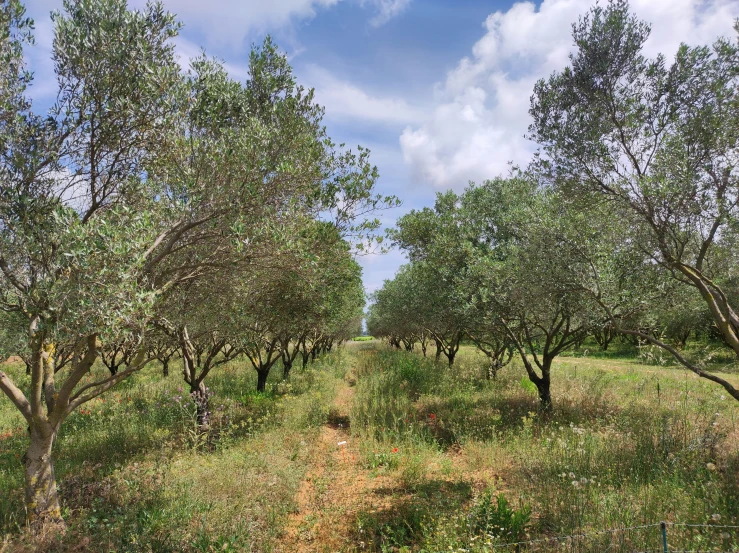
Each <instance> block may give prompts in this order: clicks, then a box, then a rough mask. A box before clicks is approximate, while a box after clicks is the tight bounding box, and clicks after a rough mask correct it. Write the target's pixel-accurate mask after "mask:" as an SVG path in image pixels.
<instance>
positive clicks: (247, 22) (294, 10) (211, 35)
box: [130, 0, 340, 47]
mask: <svg viewBox="0 0 739 553" xmlns="http://www.w3.org/2000/svg"><path fill="white" fill-rule="evenodd" d="M339 1H340V0H215V1H211V2H203V0H167V1H166V2H165V7H166V8H167V10H169V11H171V12H172V13H175V14H177V16H178V19H180V20H181V21H182V22H184V23H185V25H186V29H187V30H190V29H194V30H197V31H199V32H200V33H202V34H203V36H204V37H205V40H206V43H207V44H208V46H209V47H210V46H214V45H218V46H241V45H242V42H243V41H244V39H245V37H247V35H248V34H249V33H251V32H264V31H267V30H271V29H279V28H281V27H285V26H287V25H289V24H290V23H292V22H294V21H298V20H302V19H310V18H312V17H314V16H315V15H316V13H317V12H318V10H320V9H322V8H330V7H331V6H334V5H336V4H337V3H338V2H339ZM145 4H146V0H133V1H131V2H130V5H131V6H132V7H138V8H140V7H143V6H144V5H145Z"/></svg>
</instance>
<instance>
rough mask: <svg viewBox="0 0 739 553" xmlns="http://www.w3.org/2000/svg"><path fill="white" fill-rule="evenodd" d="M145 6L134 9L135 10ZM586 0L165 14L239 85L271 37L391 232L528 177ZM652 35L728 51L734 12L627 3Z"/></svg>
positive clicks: (458, 0)
mask: <svg viewBox="0 0 739 553" xmlns="http://www.w3.org/2000/svg"><path fill="white" fill-rule="evenodd" d="M144 2H145V0H129V4H130V6H132V7H140V6H142V5H143V4H144ZM592 3H593V1H592V0H544V1H542V2H515V3H514V2H511V1H510V0H508V1H503V0H492V1H483V0H207V1H206V0H165V1H164V5H165V7H166V8H167V9H169V10H170V11H172V12H174V13H176V14H178V16H179V18H180V20H181V21H182V22H183V23H184V25H185V26H184V28H183V30H182V32H181V36H180V38H179V39H178V41H177V48H178V52H179V54H180V56H181V59H182V63H183V64H186V60H187V59H188V58H189V57H192V56H195V55H197V54H198V52H199V50H200V48H204V49H205V50H206V52H207V53H208V54H209V55H213V56H217V57H219V58H221V59H223V60H224V61H225V62H226V64H227V67H228V69H229V71H230V72H231V74H232V76H233V77H235V78H240V79H244V78H245V77H246V65H247V63H248V55H249V50H250V45H251V44H253V43H260V42H261V41H262V39H263V37H264V36H265V34H271V35H272V36H273V38H274V40H275V41H276V42H277V44H278V45H279V46H280V47H281V48H282V49H283V50H284V51H285V52H286V53H287V54H288V56H289V59H290V61H291V63H292V65H293V68H294V71H295V74H296V76H297V78H298V81H299V82H300V83H301V84H304V85H306V86H311V87H315V89H316V97H317V99H318V101H319V102H320V103H322V104H323V105H324V106H325V107H326V118H325V123H326V125H327V127H328V130H329V133H330V135H331V136H332V138H333V139H334V141H335V142H344V143H346V144H347V146H349V147H355V146H356V145H358V144H361V145H363V146H366V147H369V148H370V149H371V150H372V159H373V162H374V163H375V164H376V165H377V166H378V169H379V172H380V180H379V182H378V189H379V191H380V192H382V193H391V194H395V195H397V196H399V197H400V198H401V199H402V200H403V202H404V203H403V206H402V207H400V208H397V209H394V210H392V211H388V212H385V213H383V214H382V215H381V219H382V220H383V223H385V224H386V225H392V224H393V222H394V221H395V220H396V219H397V217H399V216H401V215H402V214H404V213H406V212H408V211H409V210H411V209H414V208H420V207H424V206H427V205H431V204H432V203H433V201H434V196H435V194H436V192H438V191H443V190H447V189H449V188H453V189H455V190H461V189H462V188H464V186H466V184H467V183H468V182H469V181H470V180H475V181H480V180H482V179H485V178H491V177H494V176H496V175H498V174H501V173H506V172H507V170H508V164H509V162H514V163H517V164H521V165H524V164H526V162H527V161H528V160H529V158H530V157H531V155H532V153H533V152H534V145H533V144H531V143H529V142H528V141H527V140H526V139H525V137H524V135H525V133H526V129H527V126H528V113H527V110H528V102H529V97H530V95H531V90H532V87H533V84H534V82H535V81H536V80H537V79H538V78H541V77H545V76H547V75H549V74H550V73H551V72H552V71H555V70H558V69H561V68H562V67H564V66H565V65H566V63H567V54H568V53H569V51H570V50H571V39H570V25H571V23H572V22H574V21H575V20H576V19H577V17H578V16H579V15H581V14H583V13H585V12H586V11H587V9H588V8H589V7H590V6H591V5H592ZM631 5H632V8H633V10H634V11H635V12H636V13H637V15H639V16H640V17H641V18H642V19H645V20H646V21H648V22H650V23H652V35H651V37H650V39H649V41H648V43H647V45H646V50H647V53H648V54H650V55H654V54H656V53H659V52H661V53H664V54H665V55H667V56H668V59H669V56H670V55H672V54H674V52H675V51H676V49H677V46H678V45H679V44H680V42H687V43H689V44H693V45H697V44H708V43H711V42H713V41H714V40H715V38H717V37H718V36H721V35H723V36H727V37H734V36H735V33H734V31H733V30H732V24H733V21H734V20H735V19H736V18H737V17H739V1H738V0H632V2H631ZM26 6H27V8H28V12H29V15H30V16H31V17H33V18H34V19H35V21H36V46H34V47H33V48H32V49H29V51H28V53H27V58H28V61H29V65H30V67H31V69H32V70H33V71H34V73H35V84H34V86H33V88H32V90H31V95H32V97H33V99H34V102H35V104H36V106H37V107H38V108H41V107H43V106H44V105H48V104H49V103H50V102H51V101H52V100H53V96H54V93H55V83H54V77H53V73H52V65H51V60H50V52H51V40H52V36H53V34H52V33H53V31H52V27H51V23H50V20H49V13H50V11H51V10H55V9H61V7H62V1H61V0H30V1H27V2H26ZM360 262H361V263H362V266H363V268H364V281H365V287H366V289H367V290H368V292H372V291H373V290H375V289H376V288H377V287H379V286H381V285H382V281H383V280H384V279H387V278H392V276H393V274H394V273H395V271H396V270H397V268H398V266H399V265H400V264H401V263H402V262H403V256H402V255H401V254H400V253H399V252H390V253H388V254H385V255H371V256H365V257H362V258H361V259H360Z"/></svg>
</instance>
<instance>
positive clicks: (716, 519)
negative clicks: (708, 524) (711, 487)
mask: <svg viewBox="0 0 739 553" xmlns="http://www.w3.org/2000/svg"><path fill="white" fill-rule="evenodd" d="M711 520H713V522H718V521H719V520H721V515H720V514H718V513H715V514H713V515H711Z"/></svg>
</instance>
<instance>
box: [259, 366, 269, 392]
mask: <svg viewBox="0 0 739 553" xmlns="http://www.w3.org/2000/svg"><path fill="white" fill-rule="evenodd" d="M268 376H269V370H266V371H257V392H263V391H264V390H265V388H266V387H267V377H268Z"/></svg>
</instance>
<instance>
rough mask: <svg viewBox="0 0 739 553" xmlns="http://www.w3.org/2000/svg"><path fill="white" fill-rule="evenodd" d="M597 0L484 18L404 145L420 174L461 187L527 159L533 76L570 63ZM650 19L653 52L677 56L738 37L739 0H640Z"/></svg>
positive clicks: (547, 2) (524, 7)
mask: <svg viewBox="0 0 739 553" xmlns="http://www.w3.org/2000/svg"><path fill="white" fill-rule="evenodd" d="M592 4H593V2H592V0H544V1H543V2H542V3H541V5H540V6H539V8H538V9H537V7H536V6H535V5H534V4H533V3H532V2H519V3H516V4H514V5H513V6H512V7H511V8H510V9H509V10H508V11H506V12H501V11H498V12H495V13H493V14H491V15H490V16H488V18H487V19H486V21H485V31H486V32H485V35H484V36H483V37H482V38H481V39H480V40H479V41H478V42H477V43H476V44H475V45H474V47H473V48H472V53H471V55H470V56H469V57H465V58H463V59H462V60H460V62H459V63H458V64H457V66H456V67H455V68H454V69H453V70H451V71H449V73H448V74H447V75H446V80H445V82H443V83H440V84H438V85H437V86H436V90H435V106H434V108H433V109H432V111H431V113H430V114H429V115H428V117H427V118H426V120H425V121H424V122H423V123H422V124H421V125H418V126H414V127H411V126H409V127H408V128H406V129H405V131H404V132H403V133H402V135H401V137H400V145H401V148H402V151H403V157H404V159H405V162H406V163H407V164H409V166H410V167H411V169H412V171H413V174H414V177H415V178H416V179H418V180H421V181H426V182H429V183H431V184H433V185H434V186H435V187H438V188H446V187H455V188H461V187H463V186H465V185H466V184H467V181H468V180H476V181H480V180H482V179H485V178H491V177H494V176H496V175H498V174H505V173H507V171H508V163H509V162H514V163H517V164H521V165H523V164H526V163H527V162H528V160H529V159H530V157H531V155H532V153H533V152H534V149H535V147H534V145H533V144H532V143H530V142H529V141H528V140H527V139H526V138H524V134H525V133H526V130H527V127H528V124H529V115H528V108H529V98H530V96H531V92H532V90H533V86H534V84H535V82H536V81H537V80H538V79H539V78H542V77H546V76H548V75H549V74H551V73H552V72H553V71H555V70H559V69H562V68H563V67H564V66H565V65H566V64H567V63H568V58H567V55H568V53H569V52H570V50H571V48H572V38H571V28H572V27H571V25H572V23H573V22H575V21H576V20H577V18H578V17H579V16H580V15H583V14H584V13H586V12H587V10H588V9H589V8H590V7H591V6H592ZM632 9H633V10H634V11H635V13H636V14H637V15H638V16H639V17H640V18H642V19H644V20H646V21H648V22H652V23H653V26H652V34H651V36H650V38H649V41H648V42H647V44H646V45H645V49H646V52H647V54H649V55H654V54H656V53H658V52H662V53H665V55H668V56H670V55H674V52H675V51H676V50H677V47H678V45H679V44H680V42H681V41H685V42H688V43H690V44H708V43H711V42H713V41H714V40H715V39H716V38H717V37H718V36H720V35H724V36H733V35H734V31H733V30H732V25H733V22H734V20H735V18H736V17H737V16H739V3H737V2H736V1H735V0H634V1H632Z"/></svg>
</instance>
